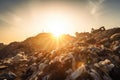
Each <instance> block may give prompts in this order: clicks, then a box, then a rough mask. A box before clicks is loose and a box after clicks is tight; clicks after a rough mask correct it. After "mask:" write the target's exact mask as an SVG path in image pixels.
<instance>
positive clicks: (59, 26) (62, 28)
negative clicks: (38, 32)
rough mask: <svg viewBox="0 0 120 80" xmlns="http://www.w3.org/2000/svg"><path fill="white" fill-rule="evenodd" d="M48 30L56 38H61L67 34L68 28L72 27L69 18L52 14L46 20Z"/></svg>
mask: <svg viewBox="0 0 120 80" xmlns="http://www.w3.org/2000/svg"><path fill="white" fill-rule="evenodd" d="M45 22H46V25H47V28H48V29H49V31H50V32H51V33H52V34H53V35H54V36H55V37H59V36H60V35H62V34H64V33H66V32H67V29H68V27H69V26H70V20H69V18H68V17H67V16H66V15H64V14H58V13H56V14H55V13H54V14H53V13H52V14H50V13H49V15H48V16H47V17H46V19H45Z"/></svg>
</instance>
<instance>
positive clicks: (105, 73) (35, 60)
mask: <svg viewBox="0 0 120 80" xmlns="http://www.w3.org/2000/svg"><path fill="white" fill-rule="evenodd" d="M103 33H104V34H103ZM105 33H106V34H105ZM8 55H9V54H8ZM119 79H120V28H113V29H109V30H106V29H105V28H104V27H102V28H100V29H97V30H94V29H92V32H91V33H88V32H85V33H78V32H77V33H76V37H75V38H74V39H73V40H71V41H70V42H68V43H66V45H64V46H62V47H60V48H56V49H53V50H39V51H33V52H32V53H30V54H26V52H24V51H19V52H17V53H16V55H15V56H12V57H7V58H4V59H1V60H0V80H119Z"/></svg>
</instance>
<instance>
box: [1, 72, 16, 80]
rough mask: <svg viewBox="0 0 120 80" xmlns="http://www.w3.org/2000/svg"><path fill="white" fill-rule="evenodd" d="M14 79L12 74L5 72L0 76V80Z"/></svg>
mask: <svg viewBox="0 0 120 80" xmlns="http://www.w3.org/2000/svg"><path fill="white" fill-rule="evenodd" d="M16 77H17V76H16V74H14V73H13V72H6V73H3V74H1V75H0V80H15V78H16Z"/></svg>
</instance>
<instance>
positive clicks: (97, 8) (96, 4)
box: [88, 0, 106, 18]
mask: <svg viewBox="0 0 120 80" xmlns="http://www.w3.org/2000/svg"><path fill="white" fill-rule="evenodd" d="M105 1H106V0H88V2H89V4H90V6H91V11H90V13H91V14H92V15H93V16H95V17H96V18H98V17H99V16H100V15H101V14H102V11H101V8H102V7H103V3H104V2H105Z"/></svg>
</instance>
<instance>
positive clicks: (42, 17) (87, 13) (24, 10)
mask: <svg viewBox="0 0 120 80" xmlns="http://www.w3.org/2000/svg"><path fill="white" fill-rule="evenodd" d="M119 16H120V0H0V43H2V42H3V43H6V44H8V43H10V42H13V41H23V40H25V39H26V38H27V37H30V36H35V35H37V34H38V33H41V32H53V33H58V32H59V33H64V34H71V35H74V33H75V32H87V31H88V32H90V31H91V28H95V29H97V28H99V27H101V26H105V28H107V29H109V28H113V27H118V26H120V18H119Z"/></svg>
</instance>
